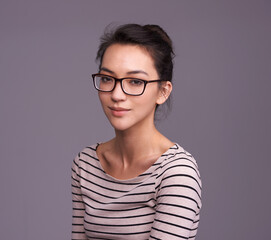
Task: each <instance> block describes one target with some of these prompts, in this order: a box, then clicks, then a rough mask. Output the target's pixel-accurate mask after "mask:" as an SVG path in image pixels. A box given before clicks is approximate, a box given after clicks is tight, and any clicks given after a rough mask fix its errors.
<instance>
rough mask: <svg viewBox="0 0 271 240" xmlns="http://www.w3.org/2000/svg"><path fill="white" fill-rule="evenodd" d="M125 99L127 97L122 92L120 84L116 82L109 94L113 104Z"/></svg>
mask: <svg viewBox="0 0 271 240" xmlns="http://www.w3.org/2000/svg"><path fill="white" fill-rule="evenodd" d="M126 97H127V96H126V94H125V93H124V92H123V91H122V88H121V85H120V82H117V83H116V86H115V88H114V90H113V91H112V93H111V98H112V100H113V101H115V102H117V101H123V100H125V99H126Z"/></svg>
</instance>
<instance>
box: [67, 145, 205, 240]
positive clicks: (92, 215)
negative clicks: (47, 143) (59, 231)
mask: <svg viewBox="0 0 271 240" xmlns="http://www.w3.org/2000/svg"><path fill="white" fill-rule="evenodd" d="M97 146H98V144H97V145H93V146H90V147H86V148H85V149H83V150H82V151H81V152H80V153H79V154H78V156H76V158H75V159H74V161H73V165H72V197H73V221H72V222H73V224H72V239H74V240H75V239H78V240H79V239H80V240H82V239H107V240H109V239H117V240H121V239H124V240H130V239H136V240H141V239H163V240H175V239H195V237H196V233H197V229H198V224H199V218H200V217H199V216H200V215H199V213H200V209H201V179H200V174H199V171H198V167H197V163H196V161H195V160H194V158H193V157H192V156H191V154H189V153H188V152H186V151H185V150H184V149H183V148H182V147H181V146H180V145H178V144H175V145H174V146H172V147H171V148H170V149H168V150H167V151H166V152H165V153H164V154H163V155H161V156H160V158H159V159H158V160H157V161H156V162H155V163H154V164H153V165H152V166H151V167H150V168H149V169H147V170H146V171H145V172H144V173H142V174H140V175H139V176H137V177H135V178H132V179H128V180H119V179H116V178H114V177H112V176H110V175H108V174H106V172H105V171H104V170H103V168H102V166H101V164H100V161H99V160H98V157H97V154H96V149H97Z"/></svg>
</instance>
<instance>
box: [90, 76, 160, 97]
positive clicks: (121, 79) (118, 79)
mask: <svg viewBox="0 0 271 240" xmlns="http://www.w3.org/2000/svg"><path fill="white" fill-rule="evenodd" d="M91 76H92V79H93V85H94V87H95V89H96V90H98V91H99V92H113V91H114V89H115V87H116V85H117V82H120V86H121V89H122V91H123V92H124V93H125V94H127V95H130V96H140V95H142V94H143V93H144V92H145V89H146V86H147V84H148V83H153V82H162V81H165V80H161V79H157V80H148V81H147V80H143V79H140V78H131V77H125V78H116V77H113V76H110V75H106V74H101V73H95V74H92V75H91ZM96 76H105V77H110V78H113V79H114V80H115V83H114V86H113V88H112V90H110V91H104V90H101V89H99V88H98V87H97V86H96V83H95V77H96ZM125 79H135V80H140V81H142V82H144V88H143V90H142V93H140V94H130V93H127V92H125V90H124V88H123V85H122V81H123V80H125Z"/></svg>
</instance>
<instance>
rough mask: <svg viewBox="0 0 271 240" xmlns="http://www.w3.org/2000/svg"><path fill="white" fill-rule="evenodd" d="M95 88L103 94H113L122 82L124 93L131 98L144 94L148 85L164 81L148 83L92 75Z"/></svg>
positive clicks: (131, 79)
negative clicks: (117, 85)
mask: <svg viewBox="0 0 271 240" xmlns="http://www.w3.org/2000/svg"><path fill="white" fill-rule="evenodd" d="M92 78H93V84H94V87H95V88H96V89H97V90H98V91H101V92H112V91H113V90H114V89H115V87H116V83H117V82H120V85H121V89H122V91H123V92H124V93H125V94H127V95H131V96H140V95H142V94H143V93H144V91H145V88H146V85H147V84H148V83H153V82H161V81H164V80H160V79H159V80H150V81H146V80H143V79H138V78H115V77H112V76H109V75H105V74H100V73H96V74H92Z"/></svg>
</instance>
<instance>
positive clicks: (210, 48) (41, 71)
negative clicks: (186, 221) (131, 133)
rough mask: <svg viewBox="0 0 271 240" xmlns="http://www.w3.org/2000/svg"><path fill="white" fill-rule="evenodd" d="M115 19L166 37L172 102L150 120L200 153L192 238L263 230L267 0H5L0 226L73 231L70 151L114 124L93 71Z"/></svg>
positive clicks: (43, 238) (13, 235)
mask: <svg viewBox="0 0 271 240" xmlns="http://www.w3.org/2000/svg"><path fill="white" fill-rule="evenodd" d="M111 22H114V23H115V24H123V23H128V22H129V23H130V22H136V23H142V24H145V23H156V24H160V25H161V26H162V27H164V28H165V29H166V30H167V31H168V33H169V35H170V36H171V37H172V39H173V42H174V45H175V51H176V55H177V56H176V59H175V73H174V92H173V109H172V112H171V114H170V115H169V116H168V118H167V119H165V120H163V121H159V122H158V128H159V129H160V130H161V131H162V132H163V133H164V134H166V135H167V136H168V137H169V138H170V139H172V140H173V141H176V142H178V143H179V144H181V145H182V146H183V147H184V148H186V149H187V150H188V151H189V152H191V153H192V154H193V155H194V157H195V158H196V159H197V161H198V164H199V167H200V171H201V175H202V180H203V186H204V187H203V209H202V214H201V223H200V228H199V232H198V239H199V240H210V239H219V240H229V239H231V240H233V239H244V240H250V239H251V240H252V239H253V240H255V239H269V237H270V233H269V231H270V227H271V224H270V223H271V216H270V201H271V187H270V176H269V172H270V167H271V164H270V155H269V148H270V143H271V141H270V140H271V139H270V136H271V134H270V123H271V121H270V120H271V119H270V118H271V114H270V102H271V99H270V93H269V92H270V87H271V84H270V79H271V67H270V66H271V48H270V43H271V31H270V30H271V28H270V24H271V2H270V1H269V0H265V1H264V0H254V1H251V0H244V1H241V0H230V1H229V0H225V1H215V0H213V1H211V0H195V1H188V0H187V1H181V0H174V1H173V0H171V1H163V0H161V1H158V0H148V1H142V0H140V1H139V0H137V1H126V0H115V1H110V0H108V1H99V0H93V1H90V0H89V1H86V0H77V1H76V0H74V1H71V0H67V1H60V0H46V1H37V0H36V1H35V0H33V1H20V0H18V1H13V0H1V1H0V34H1V36H0V44H1V45H0V79H1V86H0V107H1V118H0V119H1V124H0V136H1V149H0V150H1V153H0V154H1V155H0V156H1V162H0V164H1V165H0V183H1V197H0V208H1V210H0V232H1V236H0V238H1V239H3V240H13V239H21V240H36V239H39V240H48V239H60V240H64V239H69V238H70V229H71V193H70V172H71V171H70V168H71V163H72V159H73V158H74V156H75V155H76V154H77V153H78V152H79V151H80V150H81V149H82V148H83V147H85V146H87V145H90V144H93V143H96V142H99V141H105V140H107V139H109V138H111V137H112V136H113V133H114V132H113V130H112V129H111V126H110V125H109V123H108V122H107V119H106V118H105V117H104V115H103V112H102V110H101V107H100V103H99V102H98V99H97V93H96V92H95V91H94V89H93V88H92V85H91V81H90V79H89V75H90V74H91V73H95V72H96V71H97V64H96V63H95V61H94V58H95V54H96V50H97V47H98V43H99V37H100V35H101V34H102V32H103V30H104V27H105V26H106V25H108V24H109V23H111Z"/></svg>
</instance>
